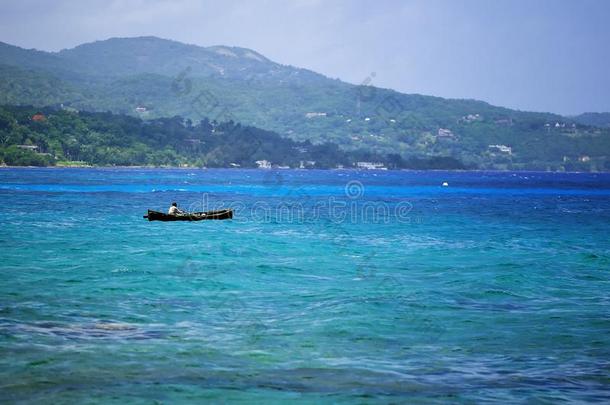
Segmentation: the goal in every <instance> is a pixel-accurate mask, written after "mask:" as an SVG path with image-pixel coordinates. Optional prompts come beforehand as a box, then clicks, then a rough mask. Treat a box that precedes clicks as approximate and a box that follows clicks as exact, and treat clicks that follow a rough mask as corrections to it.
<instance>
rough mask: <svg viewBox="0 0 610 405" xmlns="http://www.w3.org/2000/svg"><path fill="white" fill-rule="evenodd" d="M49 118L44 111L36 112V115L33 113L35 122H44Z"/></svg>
mask: <svg viewBox="0 0 610 405" xmlns="http://www.w3.org/2000/svg"><path fill="white" fill-rule="evenodd" d="M46 120H47V117H45V115H44V114H43V113H40V112H39V113H36V114H34V115H32V121H34V122H44V121H46Z"/></svg>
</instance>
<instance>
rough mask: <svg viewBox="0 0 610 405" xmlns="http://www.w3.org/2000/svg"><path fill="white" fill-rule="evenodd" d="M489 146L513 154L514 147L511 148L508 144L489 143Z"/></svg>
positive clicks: (490, 148) (492, 149)
mask: <svg viewBox="0 0 610 405" xmlns="http://www.w3.org/2000/svg"><path fill="white" fill-rule="evenodd" d="M488 148H489V150H491V151H496V152H501V153H506V154H508V155H512V154H513V148H511V147H510V146H506V145H489V146H488Z"/></svg>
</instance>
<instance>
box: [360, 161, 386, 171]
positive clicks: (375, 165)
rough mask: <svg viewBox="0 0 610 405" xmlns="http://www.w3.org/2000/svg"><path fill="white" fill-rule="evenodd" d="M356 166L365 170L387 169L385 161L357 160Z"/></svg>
mask: <svg viewBox="0 0 610 405" xmlns="http://www.w3.org/2000/svg"><path fill="white" fill-rule="evenodd" d="M356 167H357V168H358V169H364V170H387V168H386V167H385V166H384V165H383V163H379V162H356Z"/></svg>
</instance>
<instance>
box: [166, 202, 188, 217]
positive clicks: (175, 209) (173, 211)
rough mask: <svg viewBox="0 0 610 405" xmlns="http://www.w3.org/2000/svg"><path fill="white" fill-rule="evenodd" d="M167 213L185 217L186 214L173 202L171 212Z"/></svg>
mask: <svg viewBox="0 0 610 405" xmlns="http://www.w3.org/2000/svg"><path fill="white" fill-rule="evenodd" d="M167 213H168V214H169V215H184V214H186V212H184V211H182V210H181V209H180V208H178V204H177V203H175V202H173V203H172V206H171V207H169V210H168V211H167Z"/></svg>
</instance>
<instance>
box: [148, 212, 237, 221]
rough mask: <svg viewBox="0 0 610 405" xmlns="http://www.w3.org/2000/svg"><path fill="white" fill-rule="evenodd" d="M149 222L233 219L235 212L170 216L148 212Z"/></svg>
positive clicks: (192, 213)
mask: <svg viewBox="0 0 610 405" xmlns="http://www.w3.org/2000/svg"><path fill="white" fill-rule="evenodd" d="M144 218H145V219H148V220H149V221H166V222H169V221H205V220H220V219H231V218H233V210H231V209H226V210H216V211H206V212H191V213H189V214H184V215H169V214H166V213H163V212H159V211H153V210H148V215H144Z"/></svg>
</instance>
